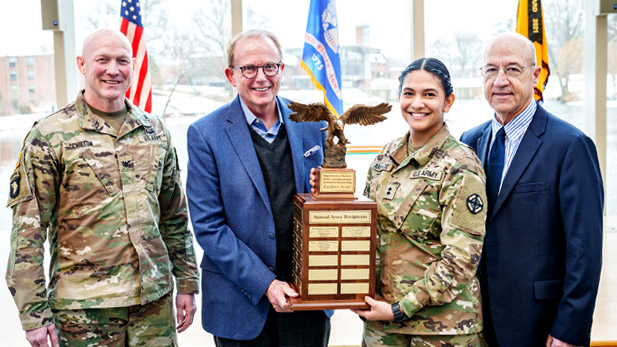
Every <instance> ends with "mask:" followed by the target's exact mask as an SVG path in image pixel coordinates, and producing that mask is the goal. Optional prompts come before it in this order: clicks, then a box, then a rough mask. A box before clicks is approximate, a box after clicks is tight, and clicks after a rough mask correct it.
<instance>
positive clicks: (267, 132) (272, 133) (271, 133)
mask: <svg viewBox="0 0 617 347" xmlns="http://www.w3.org/2000/svg"><path fill="white" fill-rule="evenodd" d="M239 99H240V106H242V111H243V112H244V117H246V122H247V123H248V125H249V126H250V127H251V129H253V130H255V132H256V133H257V134H258V135H259V136H261V137H262V138H263V139H264V140H266V141H268V142H269V143H272V142H273V141H274V139H275V138H276V135H278V133H279V129H280V128H281V125H282V124H283V115H282V114H281V110H279V107H278V103H277V107H276V111H277V112H278V114H279V120H278V122H276V123H274V125H273V126H271V127H270V129H267V128H266V125H265V124H264V122H263V121H262V120H261V119H259V118H257V116H255V114H253V112H251V110H249V108H248V107H247V106H246V105H245V104H244V101H242V98H239Z"/></svg>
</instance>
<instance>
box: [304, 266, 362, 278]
mask: <svg viewBox="0 0 617 347" xmlns="http://www.w3.org/2000/svg"><path fill="white" fill-rule="evenodd" d="M368 270H369V269H368V268H367V269H342V270H341V279H342V280H368V278H369V271H368ZM309 275H310V274H309Z"/></svg>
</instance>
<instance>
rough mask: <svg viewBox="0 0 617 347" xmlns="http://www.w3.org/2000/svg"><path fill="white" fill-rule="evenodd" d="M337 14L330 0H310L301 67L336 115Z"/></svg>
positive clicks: (338, 77)
mask: <svg viewBox="0 0 617 347" xmlns="http://www.w3.org/2000/svg"><path fill="white" fill-rule="evenodd" d="M339 54H340V45H339V37H338V17H337V15H336V3H335V1H334V0H311V5H310V8H309V16H308V23H307V25H306V35H305V38H304V51H303V53H302V63H301V65H302V68H303V69H304V70H305V71H306V72H307V73H308V74H309V76H310V77H311V81H312V82H313V84H314V85H315V87H317V89H319V90H321V91H322V92H323V93H324V104H326V106H328V108H329V109H330V111H331V112H332V113H334V114H335V115H336V116H337V117H338V116H339V115H340V114H341V113H343V97H342V93H341V57H340V55H339Z"/></svg>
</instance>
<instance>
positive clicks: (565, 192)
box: [461, 33, 604, 346]
mask: <svg viewBox="0 0 617 347" xmlns="http://www.w3.org/2000/svg"><path fill="white" fill-rule="evenodd" d="M535 61H536V54H535V49H534V46H533V44H532V43H531V42H530V41H529V40H527V39H526V38H525V37H523V36H521V35H519V34H512V33H507V34H502V35H499V36H498V37H497V38H495V39H494V40H493V41H492V42H491V43H490V44H489V45H488V47H487V49H486V51H485V53H484V63H485V65H484V66H483V67H482V74H483V76H484V93H485V96H486V99H487V101H488V102H489V104H490V105H491V107H492V108H493V109H494V110H495V116H494V118H493V119H492V120H491V121H488V122H486V123H484V124H482V125H480V126H479V127H477V128H474V129H472V130H470V131H468V132H466V133H464V134H463V135H462V137H461V140H462V141H463V142H465V143H467V144H469V145H470V146H472V147H473V148H474V149H475V150H476V152H477V153H478V156H479V157H480V159H481V160H482V161H483V162H484V166H485V169H486V174H487V196H488V203H489V207H488V216H487V225H486V237H485V240H484V251H483V254H482V261H481V264H480V280H481V286H482V292H483V295H482V298H483V306H484V309H483V311H484V322H485V335H486V339H487V341H488V343H489V345H490V346H573V345H575V346H579V345H588V344H589V340H590V331H591V321H592V316H593V310H594V305H595V300H596V293H597V290H598V282H599V280H600V269H601V260H602V211H603V198H604V197H603V185H602V177H601V173H600V169H599V165H598V158H597V153H596V148H595V146H594V144H593V142H592V140H591V139H590V138H589V137H587V136H585V134H583V133H582V132H581V131H580V130H578V129H576V128H575V127H573V126H572V125H570V124H568V123H566V122H564V121H563V120H561V119H559V118H557V117H555V116H554V115H552V114H550V113H548V112H547V111H546V110H544V108H543V107H542V106H541V105H539V104H537V103H536V101H535V100H534V98H533V95H534V86H535V85H536V83H537V81H538V77H539V75H540V67H538V66H536V64H535Z"/></svg>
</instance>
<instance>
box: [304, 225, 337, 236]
mask: <svg viewBox="0 0 617 347" xmlns="http://www.w3.org/2000/svg"><path fill="white" fill-rule="evenodd" d="M338 229H339V228H338V227H310V228H309V230H310V231H309V236H310V237H324V238H325V237H338Z"/></svg>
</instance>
